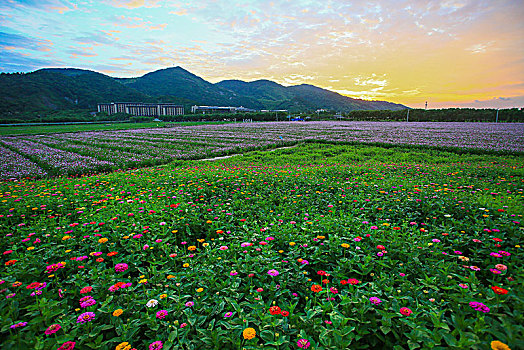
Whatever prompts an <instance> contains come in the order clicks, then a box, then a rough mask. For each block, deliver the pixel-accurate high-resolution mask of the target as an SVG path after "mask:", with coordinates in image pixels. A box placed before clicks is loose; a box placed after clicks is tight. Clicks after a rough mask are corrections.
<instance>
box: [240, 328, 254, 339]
mask: <svg viewBox="0 0 524 350" xmlns="http://www.w3.org/2000/svg"><path fill="white" fill-rule="evenodd" d="M242 335H243V336H244V339H253V338H254V337H255V335H257V332H256V331H255V329H254V328H246V329H244V331H243V332H242Z"/></svg>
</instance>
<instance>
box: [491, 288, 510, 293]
mask: <svg viewBox="0 0 524 350" xmlns="http://www.w3.org/2000/svg"><path fill="white" fill-rule="evenodd" d="M491 289H493V291H494V292H495V294H499V295H500V294H508V290H507V289H504V288H500V287H497V286H493V287H491Z"/></svg>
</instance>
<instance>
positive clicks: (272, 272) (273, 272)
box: [267, 269, 280, 277]
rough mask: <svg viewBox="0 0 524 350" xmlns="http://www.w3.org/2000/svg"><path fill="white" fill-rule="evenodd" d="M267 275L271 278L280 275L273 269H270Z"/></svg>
mask: <svg viewBox="0 0 524 350" xmlns="http://www.w3.org/2000/svg"><path fill="white" fill-rule="evenodd" d="M267 273H268V274H269V275H271V276H273V277H275V276H278V275H279V274H280V273H279V272H278V271H277V270H275V269H271V270H269V271H268V272H267Z"/></svg>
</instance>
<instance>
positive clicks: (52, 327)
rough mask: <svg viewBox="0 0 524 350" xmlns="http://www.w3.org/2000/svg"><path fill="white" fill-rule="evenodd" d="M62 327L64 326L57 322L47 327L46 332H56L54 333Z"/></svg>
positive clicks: (48, 333)
mask: <svg viewBox="0 0 524 350" xmlns="http://www.w3.org/2000/svg"><path fill="white" fill-rule="evenodd" d="M60 328H62V326H60V325H59V324H58V323H55V324H53V325H51V326H49V328H47V329H46V330H45V332H44V333H45V334H47V335H50V334H54V333H56V332H58V331H59V330H60Z"/></svg>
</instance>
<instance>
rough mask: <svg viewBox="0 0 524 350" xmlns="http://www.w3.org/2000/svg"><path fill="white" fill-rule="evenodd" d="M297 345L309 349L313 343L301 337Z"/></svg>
mask: <svg viewBox="0 0 524 350" xmlns="http://www.w3.org/2000/svg"><path fill="white" fill-rule="evenodd" d="M297 346H298V347H299V348H301V349H307V348H309V347H310V346H311V343H310V342H309V340H307V339H299V340H298V341H297Z"/></svg>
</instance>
